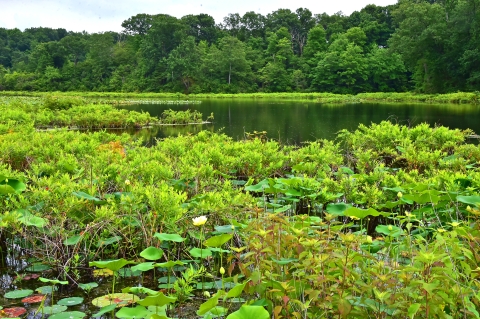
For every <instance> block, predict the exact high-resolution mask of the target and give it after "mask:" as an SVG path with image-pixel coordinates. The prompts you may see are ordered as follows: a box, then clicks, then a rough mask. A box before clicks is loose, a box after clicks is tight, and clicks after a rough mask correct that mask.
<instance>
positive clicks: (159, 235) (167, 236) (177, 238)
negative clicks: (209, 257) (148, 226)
mask: <svg viewBox="0 0 480 319" xmlns="http://www.w3.org/2000/svg"><path fill="white" fill-rule="evenodd" d="M153 237H156V238H158V239H160V240H161V241H174V242H177V243H181V242H182V241H184V240H185V238H183V237H182V236H180V235H178V234H163V233H155V235H153Z"/></svg>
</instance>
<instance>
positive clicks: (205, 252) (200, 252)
mask: <svg viewBox="0 0 480 319" xmlns="http://www.w3.org/2000/svg"><path fill="white" fill-rule="evenodd" d="M189 253H190V255H192V256H193V257H195V258H207V257H210V256H212V251H211V250H210V249H200V248H193V249H190V251H189Z"/></svg>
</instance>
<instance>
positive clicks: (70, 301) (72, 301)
mask: <svg viewBox="0 0 480 319" xmlns="http://www.w3.org/2000/svg"><path fill="white" fill-rule="evenodd" d="M82 302H83V298H82V297H70V298H63V299H60V300H59V301H58V302H57V304H59V305H61V306H67V307H69V306H75V305H79V304H81V303H82Z"/></svg>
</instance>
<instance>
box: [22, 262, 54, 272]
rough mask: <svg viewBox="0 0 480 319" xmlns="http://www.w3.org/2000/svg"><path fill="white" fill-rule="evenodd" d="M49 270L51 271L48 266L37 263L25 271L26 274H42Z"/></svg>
mask: <svg viewBox="0 0 480 319" xmlns="http://www.w3.org/2000/svg"><path fill="white" fill-rule="evenodd" d="M50 269H51V267H50V266H48V265H45V264H40V263H38V264H33V265H31V266H30V267H27V268H25V271H28V272H42V271H46V270H50Z"/></svg>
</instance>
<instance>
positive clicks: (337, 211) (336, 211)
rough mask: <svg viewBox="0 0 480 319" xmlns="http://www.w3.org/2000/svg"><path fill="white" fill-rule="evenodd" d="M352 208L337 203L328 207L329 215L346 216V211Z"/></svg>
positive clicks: (348, 205)
mask: <svg viewBox="0 0 480 319" xmlns="http://www.w3.org/2000/svg"><path fill="white" fill-rule="evenodd" d="M350 207H352V205H350V204H345V203H336V204H328V205H327V213H329V214H331V215H334V216H344V213H345V211H346V210H347V209H348V208H350Z"/></svg>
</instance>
